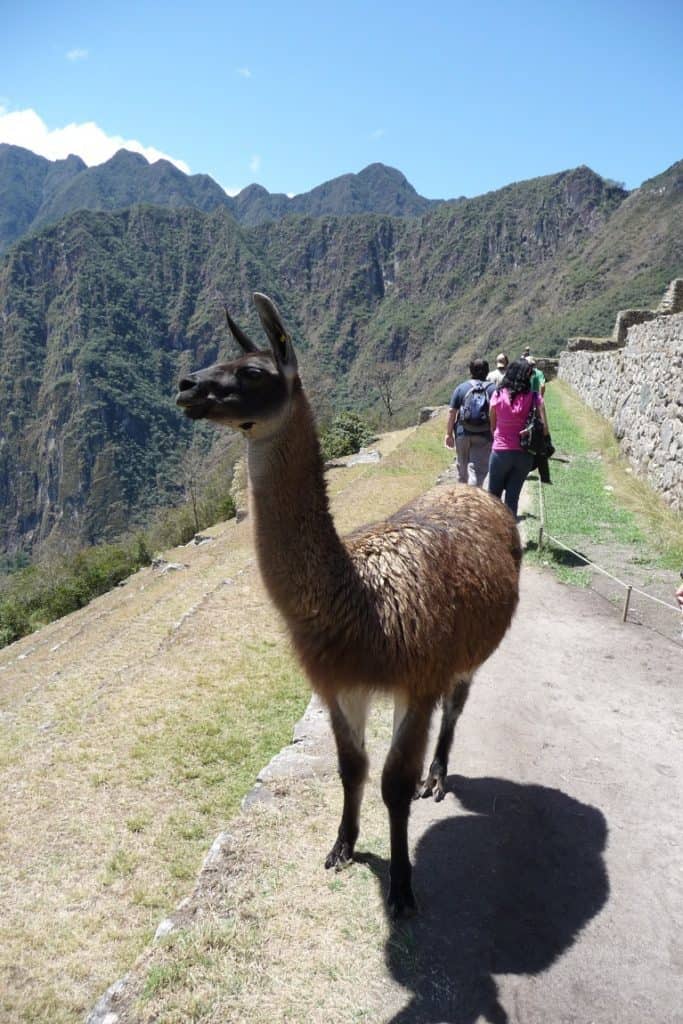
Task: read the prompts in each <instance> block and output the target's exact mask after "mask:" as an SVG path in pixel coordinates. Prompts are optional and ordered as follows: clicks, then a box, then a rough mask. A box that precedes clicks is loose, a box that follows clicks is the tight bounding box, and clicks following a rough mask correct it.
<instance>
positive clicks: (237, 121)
mask: <svg viewBox="0 0 683 1024" xmlns="http://www.w3.org/2000/svg"><path fill="white" fill-rule="evenodd" d="M681 39H683V3H682V2H681V0H650V2H649V3H643V2H642V0H641V2H639V3H635V2H632V0H622V2H621V3H616V2H611V0H605V2H585V0H578V2H575V3H572V4H561V3H560V4H552V3H549V2H547V0H545V2H543V3H536V2H525V0H519V2H517V3H502V2H492V0H479V2H476V3H471V2H470V3H462V2H460V0H451V2H447V3H442V2H441V0H432V2H431V3H422V4H417V3H415V2H413V3H410V4H404V3H402V2H400V0H396V2H394V3H386V2H384V0H379V2H377V3H375V4H372V3H360V2H355V0H350V2H346V3H344V4H338V5H334V6H332V5H327V6H326V5H325V4H324V3H320V2H316V3H303V2H297V0H291V2H290V4H289V5H284V4H282V5H276V4H264V3H260V2H259V0H255V2H250V3H231V2H229V0H227V2H223V3H219V2H213V0H196V2H195V3H192V4H190V3H182V4H181V3H178V2H176V0H165V2H164V3H157V2H145V0H138V2H135V3H133V2H129V0H118V2H117V3H116V4H113V3H106V2H105V3H104V4H96V3H92V2H89V3H85V2H80V3H69V2H61V0H50V2H44V0H23V3H21V4H20V3H19V2H15V0H4V2H3V3H2V4H0V142H12V143H15V144H17V145H25V146H27V148H29V149H33V150H34V151H36V152H42V153H44V155H46V156H50V157H51V158H52V159H54V158H56V157H57V156H63V155H65V152H64V150H65V149H66V150H68V151H71V152H78V153H79V155H80V156H82V157H83V159H84V160H85V161H86V163H90V164H92V163H98V162H101V160H103V159H106V157H107V156H108V155H110V153H111V152H113V150H114V149H116V148H118V147H119V146H120V145H123V144H126V145H128V147H129V148H137V149H139V150H140V151H142V152H145V154H146V155H147V156H148V157H149V158H151V159H154V158H157V157H158V156H159V155H162V154H163V155H164V156H166V157H167V158H170V159H173V160H174V161H175V162H177V163H178V164H179V165H180V166H182V168H183V169H184V170H190V171H191V172H192V173H200V172H201V173H207V174H210V175H211V176H212V177H214V178H215V179H216V181H218V182H219V184H221V185H222V186H223V187H224V188H226V189H228V190H229V191H231V192H234V191H236V190H238V189H240V188H243V187H244V186H246V185H248V184H249V183H250V182H252V181H257V182H259V183H260V184H262V185H264V186H265V187H266V188H267V189H268V190H269V191H271V192H287V193H289V194H295V193H298V192H305V191H307V190H308V189H310V188H312V187H314V186H315V185H317V184H320V183H321V182H323V181H326V180H329V179H330V178H333V177H336V176H337V175H339V174H344V173H346V172H349V171H353V172H357V171H359V170H361V169H362V168H363V167H365V166H367V164H369V163H372V162H374V161H381V162H382V163H386V164H390V165H391V166H393V167H397V168H399V169H400V170H401V171H403V173H404V174H405V175H406V177H407V178H408V180H409V181H410V182H411V183H412V184H413V185H414V186H415V188H416V189H417V191H418V192H420V193H421V194H422V195H425V196H428V197H430V198H451V197H454V196H459V195H468V196H473V195H478V194H481V193H483V192H487V191H489V190H491V189H495V188H500V187H502V186H504V185H507V184H509V183H510V182H512V181H519V180H522V179H525V178H533V177H536V176H538V175H543V174H550V173H553V172H555V171H560V170H565V169H567V168H570V167H576V166H578V165H579V164H588V165H589V166H590V167H592V168H593V169H594V170H595V171H597V172H598V173H599V174H602V175H603V176H604V177H607V178H613V179H616V180H617V181H624V182H625V183H626V185H627V187H628V188H635V187H637V186H638V185H639V184H640V183H641V182H642V181H643V180H645V179H646V178H648V177H652V176H653V175H655V174H658V173H660V172H661V171H663V170H665V169H666V168H667V167H668V166H670V165H671V164H672V163H674V162H675V161H677V160H680V159H681V158H683V130H682V129H683V56H682V53H681Z"/></svg>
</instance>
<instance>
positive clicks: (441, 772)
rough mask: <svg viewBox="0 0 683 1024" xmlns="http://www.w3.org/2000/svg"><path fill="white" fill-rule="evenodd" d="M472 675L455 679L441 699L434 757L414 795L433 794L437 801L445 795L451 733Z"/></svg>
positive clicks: (465, 697)
mask: <svg viewBox="0 0 683 1024" xmlns="http://www.w3.org/2000/svg"><path fill="white" fill-rule="evenodd" d="M471 683H472V676H466V677H465V678H463V679H458V680H456V682H455V684H454V685H453V689H452V690H451V692H450V693H449V695H448V696H447V697H444V700H443V713H442V715H441V728H440V729H439V738H438V740H437V741H436V749H435V751H434V759H433V761H432V763H431V765H430V766H429V774H428V775H427V778H426V779H424V780H423V782H421V783H420V785H419V786H418V788H417V791H416V793H415V795H416V796H418V797H419V796H432V795H433V796H434V799H435V800H436V801H437V803H438V801H439V800H443V798H444V797H445V795H446V789H445V784H446V775H447V773H448V755H449V754H450V751H451V745H452V743H453V733H454V732H455V726H456V723H457V721H458V719H459V718H460V715H461V713H462V709H463V708H464V707H465V702H466V701H467V697H468V695H469V692H470V684H471Z"/></svg>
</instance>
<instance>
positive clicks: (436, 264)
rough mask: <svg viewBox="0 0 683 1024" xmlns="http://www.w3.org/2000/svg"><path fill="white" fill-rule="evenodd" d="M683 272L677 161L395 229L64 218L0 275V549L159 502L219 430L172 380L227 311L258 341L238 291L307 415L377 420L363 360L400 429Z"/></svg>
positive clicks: (193, 214) (479, 202) (106, 530)
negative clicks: (271, 334)
mask: <svg viewBox="0 0 683 1024" xmlns="http://www.w3.org/2000/svg"><path fill="white" fill-rule="evenodd" d="M682 267H683V188H682V187H681V165H680V164H677V165H675V167H673V168H671V169H670V171H668V172H666V173H665V174H664V175H661V176H660V177H659V178H658V179H654V180H653V182H652V183H646V185H644V186H643V187H642V188H641V189H640V190H638V191H637V192H635V193H632V194H630V195H628V194H627V193H625V192H624V191H623V190H622V189H620V188H619V187H617V186H614V185H610V184H608V183H606V182H605V181H604V180H603V179H602V178H600V177H599V176H598V175H596V174H594V173H593V172H592V171H590V170H589V169H588V168H585V167H582V168H578V169H576V170H574V171H567V172H564V173H562V174H557V175H551V176H548V177H544V178H538V179H534V180H532V181H528V182H521V183H519V184H516V185H510V186H508V187H507V188H505V189H502V190H499V191H497V192H492V193H489V194H487V195H484V196H480V197H477V198H475V199H471V200H457V201H454V202H451V203H443V204H440V205H437V206H433V207H430V208H429V209H428V210H427V212H426V213H424V214H423V215H422V216H420V217H412V218H405V217H403V218H399V217H389V216H380V215H377V214H369V215H368V214H365V215H356V216H343V217H329V216H325V217H300V216H299V217H285V218H282V219H280V220H272V221H269V222H265V223H261V224H258V225H255V226H253V227H247V226H245V225H240V224H238V223H237V221H236V220H235V219H234V217H233V216H232V215H231V213H230V212H229V210H228V209H227V208H225V207H222V206H220V207H217V208H216V209H214V210H213V211H211V212H208V213H207V212H203V211H201V210H197V209H195V208H190V207H183V208H179V209H168V208H162V207H159V206H135V207H131V208H128V209H126V210H123V211H121V212H117V213H93V212H87V211H81V212H77V213H74V214H71V215H70V216H68V217H66V218H63V219H62V220H60V221H59V223H58V224H56V225H55V226H53V227H50V228H48V229H46V230H44V231H42V232H40V233H38V234H35V235H32V236H30V237H27V238H25V239H24V240H23V241H20V242H18V243H17V244H15V245H14V246H13V247H12V248H11V249H10V250H9V251H8V252H7V254H6V255H5V257H4V258H3V259H2V260H1V261H0V331H1V333H0V495H1V496H2V502H1V508H0V516H1V517H2V518H1V519H0V530H1V531H2V544H1V545H0V546H1V547H2V549H3V550H9V551H15V550H17V549H19V548H22V547H25V548H31V547H32V546H34V545H35V544H36V543H37V542H38V541H40V540H43V539H45V538H46V537H49V536H50V535H54V536H60V537H65V536H72V537H75V538H77V539H85V540H89V541H92V540H96V539H100V538H103V537H111V536H112V535H115V534H116V533H118V532H120V531H121V530H122V529H125V528H127V527H129V526H130V525H131V523H134V522H135V521H136V519H139V518H140V517H143V516H144V515H146V514H147V513H148V512H149V511H150V510H151V509H152V508H153V507H154V506H155V505H157V504H159V503H162V502H166V501H168V500H170V499H172V498H173V497H174V495H177V494H178V492H179V490H180V487H181V481H180V476H181V467H180V464H181V462H182V460H183V458H184V457H185V453H186V452H187V450H188V447H189V445H190V443H191V438H192V437H193V436H194V437H195V444H196V446H197V450H198V452H201V451H205V450H206V449H207V448H208V446H209V445H210V444H212V443H214V442H215V440H216V433H215V432H214V431H207V430H206V428H205V427H201V426H200V427H196V426H195V427H194V428H193V427H191V425H190V424H188V423H187V422H186V421H185V420H183V418H182V417H181V416H180V415H179V414H178V412H177V410H176V408H175V406H174V390H175V381H176V380H177V377H178V375H179V374H180V373H182V372H184V371H186V370H187V369H189V368H191V367H197V366H201V365H206V364H208V363H209V362H211V361H212V360H214V359H215V358H216V357H217V355H218V354H219V352H223V353H227V352H228V351H230V348H229V345H228V342H227V337H226V331H225V326H224V324H225V321H224V312H223V304H224V303H226V304H227V305H228V306H229V307H230V309H231V311H232V312H233V314H234V315H235V317H236V318H237V319H239V320H241V322H243V324H244V326H245V327H246V328H247V329H252V330H253V331H254V334H255V336H257V337H258V336H259V333H258V329H257V327H256V322H255V316H254V313H253V310H252V307H251V302H250V294H251V292H252V291H253V290H261V291H265V292H267V293H269V294H271V295H272V296H273V297H274V298H275V300H276V301H277V302H278V304H279V305H280V306H281V308H282V312H283V314H284V316H285V318H286V320H287V322H288V323H289V324H290V325H291V327H292V330H293V333H294V336H295V338H296V340H297V342H298V350H299V353H300V362H301V366H302V372H303V373H304V375H305V377H306V380H307V383H308V386H309V388H310V390H311V391H312V393H313V396H314V401H315V403H316V407H317V408H318V410H319V411H321V412H322V414H323V415H328V414H329V413H330V412H331V411H332V410H333V409H334V408H340V407H344V406H354V407H356V408H364V407H366V408H367V407H369V406H372V405H373V404H375V405H376V404H377V392H376V388H375V383H376V372H377V367H378V366H381V367H383V368H384V369H385V370H386V371H387V372H388V373H389V374H390V375H392V377H393V381H392V387H393V388H394V390H395V400H396V404H397V406H398V408H399V412H400V416H401V417H402V418H403V419H404V420H407V419H409V418H411V417H412V415H413V414H414V412H415V410H416V409H417V407H418V406H419V405H420V404H423V403H424V402H434V401H440V400H444V399H445V398H446V397H447V395H448V393H449V391H450V388H451V386H452V383H453V380H454V379H455V377H457V376H458V375H459V374H460V373H461V372H462V371H463V369H464V367H465V365H466V362H467V360H468V358H469V356H470V354H471V353H472V351H473V350H474V349H477V350H479V351H481V352H485V353H489V354H490V353H492V352H493V351H494V350H495V349H497V348H499V347H507V348H509V349H510V350H511V351H512V353H513V354H514V353H515V351H516V350H517V349H518V348H519V347H521V346H522V345H523V344H524V343H527V342H529V343H531V344H533V346H534V348H535V349H536V350H537V351H538V352H546V353H552V352H555V351H557V349H558V348H559V347H561V345H562V344H563V342H564V339H565V337H566V335H567V334H571V333H577V332H579V331H586V332H590V333H600V332H608V331H609V330H610V329H611V325H612V323H613V320H614V315H615V312H616V309H617V308H618V307H619V306H624V305H634V304H636V305H641V304H642V305H649V304H651V303H654V302H656V301H658V299H659V297H660V295H661V293H662V291H663V289H664V286H665V285H666V283H667V282H668V280H669V279H670V278H672V277H674V276H675V275H676V274H679V275H680V273H681V268H682ZM202 431H203V432H202ZM220 437H221V441H220V443H225V440H224V439H225V438H226V437H227V435H225V434H221V435H220Z"/></svg>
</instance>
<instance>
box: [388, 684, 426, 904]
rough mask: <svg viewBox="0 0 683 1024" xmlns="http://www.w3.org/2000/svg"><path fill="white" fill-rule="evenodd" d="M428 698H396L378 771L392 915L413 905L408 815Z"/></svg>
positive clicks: (419, 763) (419, 762) (419, 761)
mask: <svg viewBox="0 0 683 1024" xmlns="http://www.w3.org/2000/svg"><path fill="white" fill-rule="evenodd" d="M432 708H433V704H432V703H431V702H425V701H422V702H415V703H409V704H407V705H404V704H402V702H401V700H400V698H398V697H397V698H396V709H395V714H394V736H393V740H392V743H391V748H390V750H389V753H388V755H387V759H386V762H385V764H384V770H383V772H382V797H383V799H384V803H385V804H386V806H387V810H388V811H389V828H390V834H391V864H390V869H389V897H388V905H389V911H390V913H391V915H392V916H393V917H400V916H401V915H402V914H403V913H404V912H406V911H411V910H414V909H415V897H414V895H413V889H412V882H411V876H412V866H411V863H410V854H409V852H408V818H409V816H410V805H411V803H412V799H413V795H414V793H415V786H416V784H417V781H418V779H419V777H420V771H421V770H422V763H423V761H424V754H425V747H426V745H427V734H428V732H429V722H430V719H431V715H432Z"/></svg>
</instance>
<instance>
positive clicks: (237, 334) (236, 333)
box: [225, 306, 258, 352]
mask: <svg viewBox="0 0 683 1024" xmlns="http://www.w3.org/2000/svg"><path fill="white" fill-rule="evenodd" d="M225 319H226V320H227V321H228V327H229V328H230V333H231V334H232V336H233V338H234V339H235V341H236V342H237V344H238V345H239V346H240V348H243V349H244V351H245V352H258V346H256V345H255V344H254V342H253V341H252V340H251V338H250V337H249V336H248V335H246V334H245V333H244V331H243V330H242V329H241V327H238V326H237V324H236V323H235V321H234V320H233V318H232V317H231V316H230V314H229V313H228V307H227V306H226V307H225Z"/></svg>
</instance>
